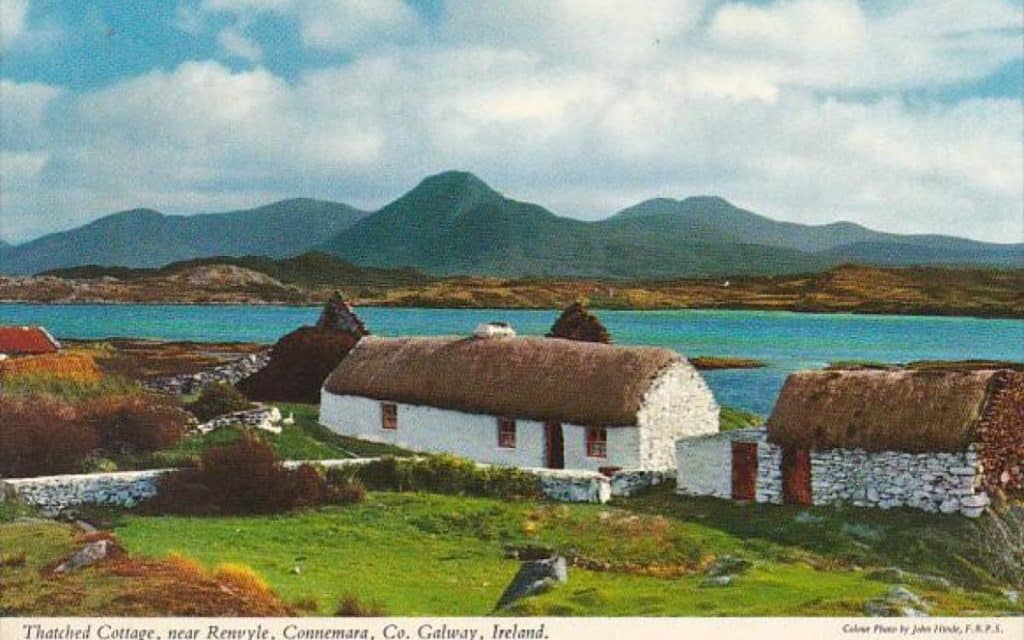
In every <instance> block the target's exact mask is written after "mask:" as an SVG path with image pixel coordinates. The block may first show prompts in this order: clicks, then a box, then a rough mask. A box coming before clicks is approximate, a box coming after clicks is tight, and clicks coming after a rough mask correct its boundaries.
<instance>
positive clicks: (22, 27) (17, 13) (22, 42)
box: [0, 0, 61, 52]
mask: <svg viewBox="0 0 1024 640" xmlns="http://www.w3.org/2000/svg"><path fill="white" fill-rule="evenodd" d="M31 13H32V6H31V3H30V2H29V0H3V2H0V51H5V52H9V51H11V50H12V49H15V48H19V49H38V48H41V47H45V46H48V45H51V44H53V43H54V42H55V41H56V40H57V39H58V38H59V37H60V35H61V29H60V27H59V26H57V24H56V23H54V22H52V21H50V20H40V19H34V18H32V16H31Z"/></svg>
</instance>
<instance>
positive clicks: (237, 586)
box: [213, 563, 273, 597]
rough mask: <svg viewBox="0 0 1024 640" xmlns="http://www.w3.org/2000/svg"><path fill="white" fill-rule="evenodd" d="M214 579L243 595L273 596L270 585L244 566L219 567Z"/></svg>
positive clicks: (232, 564) (221, 565) (230, 564)
mask: <svg viewBox="0 0 1024 640" xmlns="http://www.w3.org/2000/svg"><path fill="white" fill-rule="evenodd" d="M213 577H214V579H216V580H217V582H220V583H221V584H223V585H225V586H227V587H229V588H231V589H232V590H235V591H241V592H242V593H246V594H252V595H255V596H260V597H266V596H270V595H273V591H272V590H271V589H270V585H269V584H267V581H266V580H264V579H263V578H262V577H261V576H260V575H259V574H258V573H256V572H255V571H253V570H252V569H250V568H249V567H247V566H245V565H244V564H236V563H225V564H220V565H217V568H216V569H214V571H213Z"/></svg>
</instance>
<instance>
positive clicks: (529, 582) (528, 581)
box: [495, 556, 569, 611]
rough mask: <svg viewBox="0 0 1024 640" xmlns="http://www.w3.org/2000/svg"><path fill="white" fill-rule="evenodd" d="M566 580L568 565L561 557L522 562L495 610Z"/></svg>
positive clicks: (542, 591)
mask: <svg viewBox="0 0 1024 640" xmlns="http://www.w3.org/2000/svg"><path fill="white" fill-rule="evenodd" d="M568 579H569V567H568V563H566V561H565V558H563V557H562V556H554V557H551V558H546V559H543V560H530V561H528V562H524V563H523V565H522V566H521V567H520V568H519V571H518V573H516V576H515V577H514V578H512V582H511V583H510V584H509V585H508V587H506V588H505V592H504V593H502V594H501V597H500V598H499V599H498V604H497V605H495V610H496V611H497V610H500V609H502V608H504V607H507V606H508V605H510V604H512V603H513V602H515V601H517V600H520V599H522V598H526V597H529V596H533V595H537V594H539V593H544V592H545V591H547V590H549V589H550V588H551V587H553V586H555V585H556V584H560V583H565V582H566V581H568Z"/></svg>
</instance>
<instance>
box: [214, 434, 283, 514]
mask: <svg viewBox="0 0 1024 640" xmlns="http://www.w3.org/2000/svg"><path fill="white" fill-rule="evenodd" d="M199 468H200V470H201V471H202V474H203V479H204V482H205V484H206V486H207V487H209V488H210V491H211V492H212V493H213V495H214V497H215V499H216V501H217V503H218V505H219V506H220V507H221V509H223V510H224V511H226V512H228V513H276V512H278V511H285V510H287V509H288V508H290V507H291V506H292V499H291V498H292V496H291V495H290V494H291V493H292V486H291V483H290V482H289V481H288V480H289V478H288V475H289V474H288V472H287V470H286V469H284V468H283V467H282V466H281V465H280V463H278V461H277V457H276V455H275V454H274V450H273V449H272V448H271V447H270V446H269V445H267V444H266V443H264V442H262V441H260V440H258V439H256V438H254V437H251V436H246V437H244V438H242V439H241V440H239V441H238V442H236V443H234V444H230V445H226V446H222V447H211V448H210V449H207V450H206V451H204V452H203V454H202V457H201V458H200V461H199Z"/></svg>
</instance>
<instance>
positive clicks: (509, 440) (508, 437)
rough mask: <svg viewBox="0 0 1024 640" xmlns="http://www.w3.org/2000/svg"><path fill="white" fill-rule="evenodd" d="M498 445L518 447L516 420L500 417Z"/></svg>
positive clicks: (510, 447) (505, 447)
mask: <svg viewBox="0 0 1024 640" xmlns="http://www.w3.org/2000/svg"><path fill="white" fill-rule="evenodd" d="M498 446H499V447H501V448H502V449H515V448H516V421H515V420H512V419H511V418H498Z"/></svg>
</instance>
